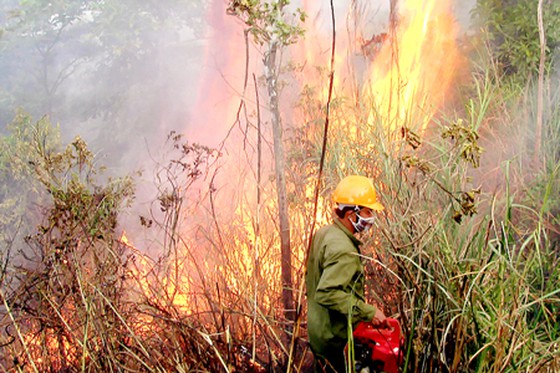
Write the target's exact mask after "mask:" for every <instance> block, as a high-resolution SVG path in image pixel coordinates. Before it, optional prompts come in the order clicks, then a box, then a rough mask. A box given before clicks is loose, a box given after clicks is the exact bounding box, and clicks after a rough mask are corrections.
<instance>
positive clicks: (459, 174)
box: [0, 66, 560, 372]
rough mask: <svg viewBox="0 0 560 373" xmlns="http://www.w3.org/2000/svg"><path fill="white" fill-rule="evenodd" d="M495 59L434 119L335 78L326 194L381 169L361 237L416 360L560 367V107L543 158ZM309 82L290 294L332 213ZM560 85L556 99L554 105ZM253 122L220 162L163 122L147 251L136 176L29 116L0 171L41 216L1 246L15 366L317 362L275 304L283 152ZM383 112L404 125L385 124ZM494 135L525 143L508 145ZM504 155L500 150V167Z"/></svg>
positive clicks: (9, 359) (373, 275) (294, 132)
mask: <svg viewBox="0 0 560 373" xmlns="http://www.w3.org/2000/svg"><path fill="white" fill-rule="evenodd" d="M490 68H491V67H489V66H486V67H484V68H483V69H482V71H477V70H474V71H473V75H472V77H470V84H466V87H467V88H468V89H466V93H464V96H463V97H460V98H457V103H456V104H455V106H452V105H448V106H447V107H446V111H445V112H444V111H441V112H437V111H434V110H433V109H434V107H435V106H437V105H436V104H429V105H427V107H426V108H425V109H426V110H427V109H430V110H431V111H430V113H431V114H430V115H429V118H428V119H426V118H416V117H414V116H405V117H400V118H399V120H397V119H396V117H395V114H394V113H395V112H394V111H393V109H391V108H390V107H389V108H387V107H384V106H381V107H379V106H377V105H375V103H372V101H371V99H370V98H368V92H370V91H369V90H368V89H367V87H365V88H364V89H363V90H358V92H361V93H358V94H352V95H349V94H345V91H344V90H343V89H342V87H341V88H340V89H339V90H338V91H337V92H338V96H337V97H335V100H334V101H333V105H332V107H331V109H332V111H331V117H330V119H331V121H332V124H333V125H332V128H331V132H330V133H329V139H330V140H329V141H330V142H329V150H328V152H327V155H326V159H325V162H326V163H325V174H324V181H325V182H324V185H325V187H324V188H322V189H321V191H320V192H321V193H320V200H321V201H322V203H323V204H324V205H327V204H328V201H329V196H330V192H331V189H332V187H333V186H334V185H335V184H336V181H337V180H338V179H339V177H340V176H341V175H346V174H349V173H354V172H355V173H361V174H367V175H371V176H372V177H373V178H374V179H375V180H376V184H377V185H378V186H379V192H380V193H379V194H380V195H381V197H382V202H383V203H384V205H385V206H386V213H385V214H384V215H382V216H381V217H380V219H379V221H378V223H377V227H376V228H377V229H376V231H375V232H374V235H373V236H372V237H369V238H368V239H367V240H366V241H367V242H366V244H367V245H366V246H367V249H366V258H364V259H365V260H366V261H367V266H366V268H367V269H368V272H369V273H368V275H369V280H368V291H369V296H370V301H371V302H374V303H376V304H378V305H379V306H380V307H382V308H383V309H384V310H385V312H386V314H388V315H392V316H395V317H398V318H399V319H400V320H401V324H402V325H403V327H404V332H405V337H406V342H405V351H406V364H405V366H404V367H403V370H406V371H420V372H433V371H442V372H448V371H449V372H462V371H468V372H493V371H512V372H513V371H550V372H553V371H557V370H558V369H560V366H559V365H560V355H559V352H558V351H559V348H558V344H559V343H560V334H559V330H560V320H558V314H559V308H560V297H559V290H558V289H560V283H559V278H560V273H559V268H560V267H559V265H558V264H560V263H559V260H560V259H559V258H560V253H559V249H558V245H559V242H560V238H559V237H560V235H559V228H558V227H559V222H558V211H559V208H560V207H559V206H560V201H559V200H558V195H559V193H558V192H559V191H558V185H560V183H559V181H560V180H559V179H560V171H559V166H558V164H559V163H558V162H559V159H558V144H559V143H560V141H558V140H559V139H558V133H560V130H559V129H560V116H559V113H558V111H557V110H556V111H554V110H551V111H550V112H549V113H548V116H547V118H548V127H547V128H548V129H547V130H548V131H549V132H548V135H547V136H546V137H545V142H544V143H543V149H544V151H543V157H545V162H543V164H539V165H533V164H531V163H530V162H528V161H527V159H529V158H532V157H530V156H527V154H525V153H528V154H529V155H531V154H530V151H529V150H527V149H530V147H529V146H528V143H529V144H530V141H527V136H526V134H527V133H529V129H530V127H529V126H528V125H527V122H530V121H525V120H524V119H525V118H527V116H530V113H527V112H522V113H520V112H519V111H517V108H519V107H520V106H522V105H519V103H520V102H524V101H525V102H529V107H530V108H532V107H534V105H532V101H531V99H530V97H531V96H530V95H529V94H528V93H525V94H524V95H521V96H520V94H519V92H520V91H519V90H515V91H513V93H515V94H513V93H512V92H510V91H505V89H507V88H504V87H503V86H502V85H501V84H500V81H495V80H494V79H493V78H490V77H491V76H495V75H494V74H489V73H486V71H487V70H488V69H490ZM397 73H398V72H397ZM400 78H403V79H404V77H403V76H399V79H400ZM408 83H409V84H412V83H413V82H412V81H408ZM364 84H365V83H364ZM437 88H441V87H440V86H438V87H437ZM314 93H315V92H313V90H312V89H308V90H306V95H302V100H301V104H300V106H299V110H300V113H299V115H300V116H301V118H304V120H302V122H303V123H305V124H304V125H302V126H294V127H292V128H291V129H290V130H289V131H287V132H288V133H289V134H290V136H289V139H288V141H287V142H286V145H287V146H288V149H289V152H288V154H289V156H288V164H289V167H288V169H289V173H288V174H287V175H286V177H287V180H288V190H289V191H290V198H289V207H290V223H291V227H292V247H293V248H294V250H293V251H294V253H293V257H292V267H293V288H292V289H289V290H291V291H294V292H296V294H295V295H296V297H295V298H298V297H299V296H300V295H302V294H297V291H298V290H297V289H300V283H301V280H302V278H303V273H304V258H305V243H306V242H307V238H308V237H307V234H308V233H309V231H308V229H309V225H310V222H312V221H313V220H314V219H318V220H319V221H321V222H326V221H328V220H329V218H330V216H329V209H328V208H327V207H323V208H322V209H320V210H319V211H320V212H319V216H317V217H315V216H312V211H313V209H312V206H313V201H312V197H313V190H312V186H314V185H315V183H314V181H315V178H316V177H317V169H318V161H319V159H320V144H321V141H322V139H321V138H320V136H318V135H317V133H321V132H320V129H321V128H322V125H323V118H324V117H323V109H324V106H323V105H324V103H323V102H322V101H321V100H320V99H318V98H317V97H322V96H321V94H322V92H319V94H318V95H315V94H314ZM394 93H395V94H397V95H398V94H404V93H403V92H402V91H400V90H398V89H397V92H394ZM555 95H556V96H555ZM557 95H558V92H552V91H551V92H550V95H549V96H548V97H550V100H551V101H550V107H551V108H554V107H558V105H555V103H556V104H557V103H558V97H557ZM394 102H398V101H394ZM414 102H417V103H418V102H422V103H426V102H427V101H426V100H425V99H420V100H416V101H414ZM370 104H371V105H370ZM399 105H400V104H399ZM405 106H406V105H405ZM453 107H454V108H455V109H453ZM417 109H418V110H419V111H418V112H426V111H424V110H423V108H421V107H417ZM528 112H530V110H529V109H528ZM387 113H393V114H389V115H390V116H391V115H393V116H392V117H391V118H387ZM434 113H436V114H434ZM432 114H434V115H435V116H433V117H432ZM245 120H246V121H247V123H246V124H247V125H246V126H240V127H244V130H243V131H244V132H243V133H242V140H243V141H242V144H243V145H242V150H239V149H238V148H234V149H231V148H227V149H225V150H224V149H222V151H223V152H225V151H230V152H231V153H230V154H242V156H243V157H240V158H242V159H244V160H245V161H247V165H245V163H244V162H241V161H240V160H236V162H237V164H235V165H234V166H231V165H228V164H226V165H224V164H221V163H220V160H223V159H225V158H227V157H224V156H223V154H221V153H218V152H216V151H214V150H212V149H208V148H205V147H203V146H200V145H195V144H190V143H188V142H186V141H184V139H183V138H182V137H181V136H180V135H178V134H176V133H172V134H171V135H170V137H169V141H170V142H169V147H170V149H171V153H169V154H168V157H169V159H167V160H166V161H165V162H163V163H162V164H160V165H157V166H156V171H155V179H156V184H157V186H158V196H157V197H156V198H155V201H154V205H153V209H152V211H151V213H150V214H146V215H145V216H142V217H141V221H142V224H143V225H144V226H145V228H146V229H149V230H157V232H158V234H157V235H156V236H157V237H158V238H159V241H157V242H155V243H151V244H152V245H154V246H155V247H151V248H144V247H135V246H134V244H133V243H134V242H135V237H134V236H130V237H128V239H125V237H123V236H122V235H121V234H120V232H117V231H116V222H117V217H118V215H119V214H120V213H121V212H122V211H123V210H124V208H125V207H126V205H127V203H128V201H130V199H131V198H132V196H133V185H132V180H131V179H130V178H123V179H103V178H102V177H101V175H100V174H99V173H98V172H99V171H100V170H99V169H98V168H97V167H96V162H95V159H94V157H93V155H92V154H91V153H90V151H89V150H88V149H87V147H86V146H85V144H84V143H83V141H81V140H79V139H76V141H74V142H73V143H71V144H70V145H68V146H67V147H66V148H63V147H62V146H61V145H60V144H59V143H58V142H57V140H56V136H53V131H52V127H51V126H50V125H49V124H48V123H47V121H46V120H44V119H43V120H40V121H39V122H37V123H32V121H31V120H30V118H28V117H25V116H19V117H18V118H16V120H15V122H14V128H15V130H14V131H13V134H14V135H12V136H11V137H9V138H6V139H5V141H4V142H3V143H2V146H3V156H4V155H6V156H5V157H6V158H5V159H3V162H4V165H5V166H6V167H4V168H3V169H2V170H10V171H9V172H12V176H21V177H22V179H25V180H30V181H29V184H28V185H31V186H32V187H31V188H30V189H31V190H33V191H35V192H36V196H35V197H31V196H30V197H29V200H27V202H26V203H25V205H26V206H36V205H40V206H43V207H44V209H43V210H41V211H40V212H39V213H38V214H37V215H39V216H40V217H41V219H40V224H39V226H38V227H37V229H36V230H35V231H34V232H32V233H30V234H28V235H27V237H26V239H25V242H18V241H17V240H11V241H7V242H11V243H10V244H9V245H8V246H6V250H4V253H3V256H2V259H3V260H2V261H3V263H4V264H3V266H2V269H3V271H2V276H1V277H0V280H1V285H2V286H1V288H0V289H1V290H0V291H1V293H0V297H1V300H2V308H1V310H0V311H1V312H0V329H1V333H0V349H1V350H2V353H1V357H0V366H1V367H2V369H3V370H4V371H9V372H12V371H13V372H16V371H36V372H43V371H46V372H74V371H87V372H95V371H146V372H152V371H155V372H167V371H178V372H195V371H196V372H198V371H209V372H216V371H228V372H233V371H256V372H260V371H286V370H288V369H291V370H292V371H297V372H305V371H307V370H308V368H309V358H310V354H309V351H308V347H307V343H306V336H305V323H303V326H304V327H303V332H299V331H298V329H297V328H294V322H293V320H290V319H288V318H286V317H285V315H286V313H285V310H283V309H282V303H281V301H280V294H281V293H282V291H283V290H284V289H282V284H281V282H280V280H279V279H280V277H281V276H280V272H281V265H280V250H279V247H278V246H279V245H278V240H279V233H278V231H277V229H276V226H277V222H276V213H275V210H276V209H277V205H276V203H275V202H274V198H273V196H274V193H273V191H274V181H273V180H272V178H268V177H266V176H263V177H262V179H261V177H260V175H261V171H262V173H263V174H264V175H266V172H267V171H270V165H269V164H267V163H266V162H263V163H260V162H259V163H258V164H257V163H256V162H255V160H256V159H257V158H258V159H259V160H260V156H259V157H257V154H256V152H257V151H258V150H257V149H259V146H258V145H257V143H258V142H259V140H257V139H259V138H261V137H263V136H264V137H266V135H267V133H266V132H265V131H263V132H257V130H256V129H257V128H260V127H257V126H255V125H254V123H253V122H252V120H254V118H252V117H251V116H247V117H246V118H245ZM387 122H390V123H395V122H399V123H400V122H402V123H400V125H399V127H398V128H394V130H389V129H388V128H392V127H390V126H389V127H388V126H387ZM426 123H429V125H428V127H427V129H426V130H425V131H424V130H422V128H424V125H425V124H426ZM500 131H504V132H507V133H508V134H509V136H510V139H511V140H512V142H513V140H514V139H515V140H518V139H519V140H520V141H518V142H515V143H514V144H507V148H506V144H505V141H504V140H503V138H504V134H503V133H501V132H500ZM514 135H515V136H514ZM232 138H233V136H232ZM497 140H500V141H497ZM483 148H484V151H483ZM512 149H517V150H522V151H520V152H518V153H516V152H514V153H512ZM494 152H495V153H496V154H498V153H499V155H500V156H503V157H504V159H507V161H506V162H502V163H495V162H492V158H494V157H488V156H487V154H493V153H494ZM513 154H515V155H516V156H517V158H513ZM498 159H501V158H498ZM256 164H257V165H256ZM228 166H229V167H230V168H227V167H228ZM259 167H262V169H260V168H259ZM528 167H531V168H530V170H531V172H532V171H533V170H537V171H538V172H537V173H536V175H535V174H534V173H532V175H533V176H531V177H529V172H528V170H527V168H528ZM232 170H233V171H232ZM3 172H4V171H3ZM6 172H7V171H6ZM18 172H19V174H18ZM22 175H24V176H25V177H24V176H22ZM220 177H222V178H223V179H220ZM224 179H225V180H226V181H227V183H223V182H222V183H220V181H223V180H224ZM31 180H34V181H31ZM491 182H492V184H491ZM228 183H229V184H233V185H236V186H239V188H235V190H234V191H229V190H225V187H224V185H226V184H228ZM255 185H256V187H254V186H255ZM21 186H22V184H21V183H20V184H18V185H16V187H17V189H18V190H19V189H21V188H22V187H21ZM11 192H12V193H13V192H14V191H13V190H12V191H11ZM6 195H8V193H7V194H6ZM193 196H196V197H197V198H193ZM31 202H32V203H31ZM13 205H14V203H12V204H9V203H7V204H6V205H5V206H13ZM3 216H4V215H3ZM21 219H22V220H21V221H22V222H26V224H27V225H31V223H30V222H31V221H33V220H32V219H31V217H29V216H23V215H22V216H21ZM25 219H27V220H25ZM8 223H10V224H11V225H8ZM2 224H5V226H6V227H9V228H10V229H15V228H14V227H17V226H18V225H17V224H13V220H7V219H4V220H3V222H2ZM20 226H22V227H24V226H25V224H21V225H20ZM21 229H22V230H23V228H21ZM6 237H9V236H8V235H6V234H4V236H3V238H4V239H6ZM143 245H144V244H143ZM146 245H148V243H146ZM149 249H151V250H149ZM154 249H155V250H154ZM150 251H155V252H157V255H156V256H154V257H153V258H151V257H149V256H148V255H147V252H150ZM15 254H18V255H20V256H17V260H16V259H15V257H16V255H15ZM299 298H302V299H303V297H299ZM299 306H301V308H299V307H298V310H300V311H301V313H300V314H299V321H301V320H305V304H304V303H303V304H300V305H299ZM292 341H294V344H295V346H296V348H295V349H293V350H291V349H290V346H291V343H292ZM292 351H293V352H292Z"/></svg>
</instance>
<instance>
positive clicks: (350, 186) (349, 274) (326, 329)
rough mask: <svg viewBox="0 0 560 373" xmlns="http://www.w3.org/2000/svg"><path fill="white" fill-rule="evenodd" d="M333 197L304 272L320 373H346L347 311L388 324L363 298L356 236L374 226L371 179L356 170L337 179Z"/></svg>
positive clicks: (310, 331)
mask: <svg viewBox="0 0 560 373" xmlns="http://www.w3.org/2000/svg"><path fill="white" fill-rule="evenodd" d="M333 201H334V202H335V203H336V207H335V208H334V212H335V216H334V221H333V223H332V224H330V225H328V226H325V227H323V228H321V229H319V230H318V231H317V233H316V234H315V235H314V237H313V241H312V245H311V251H310V253H309V259H308V262H307V271H306V276H305V282H306V286H307V301H308V314H307V328H308V334H309V342H310V345H311V349H312V350H313V353H314V355H315V370H316V371H318V372H346V364H345V357H344V348H345V346H346V343H347V341H348V336H349V333H351V332H352V330H349V328H348V325H349V322H348V321H349V320H348V316H349V315H351V323H352V326H356V324H357V323H358V322H360V321H368V322H369V321H371V322H372V323H373V324H374V325H375V326H378V327H381V326H383V325H385V323H386V318H385V315H384V314H383V312H381V310H379V309H378V308H376V307H374V306H373V305H370V304H367V303H366V302H365V297H364V267H363V264H362V261H361V257H360V245H361V242H360V241H359V240H358V239H357V238H356V237H355V235H356V234H357V233H361V232H365V231H367V230H368V229H369V228H370V227H371V226H372V224H373V219H374V214H375V213H376V212H379V211H382V210H383V209H384V208H383V205H381V204H380V203H379V202H378V201H377V193H376V191H375V188H374V186H373V183H372V181H371V180H370V179H369V178H367V177H364V176H358V175H353V176H348V177H346V178H344V179H342V180H341V181H340V183H339V184H338V185H337V187H336V189H335V191H334V193H333ZM349 371H350V370H349Z"/></svg>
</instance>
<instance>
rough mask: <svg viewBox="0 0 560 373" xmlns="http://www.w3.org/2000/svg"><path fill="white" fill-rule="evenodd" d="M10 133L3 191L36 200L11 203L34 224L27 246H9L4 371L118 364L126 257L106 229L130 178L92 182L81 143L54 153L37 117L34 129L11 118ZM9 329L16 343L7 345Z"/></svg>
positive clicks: (54, 140) (93, 173)
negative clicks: (12, 259)
mask: <svg viewBox="0 0 560 373" xmlns="http://www.w3.org/2000/svg"><path fill="white" fill-rule="evenodd" d="M10 129H11V131H12V133H11V134H10V135H9V136H7V137H5V138H3V142H2V144H3V148H2V156H3V159H2V160H3V169H4V171H6V170H9V171H10V172H9V173H8V172H4V174H3V175H2V176H3V177H4V178H6V179H8V181H10V179H12V181H15V182H16V186H17V188H18V189H19V190H17V191H16V190H13V189H12V190H6V189H5V190H4V192H5V193H8V192H11V193H14V194H15V195H24V196H25V195H35V194H38V195H40V196H41V198H29V199H28V200H24V199H20V201H19V203H21V208H22V209H24V210H26V209H30V208H31V201H32V202H33V204H40V205H41V209H42V210H41V213H42V214H43V216H42V219H41V220H40V224H39V225H38V226H37V228H36V230H35V232H34V233H31V234H28V235H27V236H26V237H25V243H26V244H27V246H26V247H19V246H18V247H17V249H18V252H17V253H18V254H21V256H22V257H21V258H19V259H18V261H17V262H16V263H18V264H11V265H10V267H9V268H10V270H9V271H10V278H9V279H8V280H9V281H7V282H6V284H8V285H9V286H6V287H5V288H4V291H3V294H2V298H3V302H4V306H5V310H6V311H5V312H3V313H2V314H1V315H0V322H2V323H5V322H6V318H7V317H8V316H9V318H10V320H11V322H10V323H9V324H8V325H9V326H8V327H7V328H8V332H7V333H8V335H2V336H0V338H2V340H3V341H4V342H5V341H9V342H8V343H3V345H2V348H3V353H2V355H3V356H6V357H9V356H11V359H12V360H11V362H10V365H11V364H13V365H14V368H21V367H35V369H36V370H39V371H44V370H48V369H57V370H67V369H70V367H77V366H79V365H82V366H85V364H86V357H87V361H88V364H90V365H91V366H92V367H96V368H95V369H102V370H103V367H107V366H113V365H114V364H115V362H116V361H118V360H119V359H118V358H115V357H111V354H112V352H111V350H112V348H113V347H114V346H116V345H117V344H119V343H123V342H122V341H124V340H125V339H126V338H127V336H126V335H127V333H128V332H127V331H126V330H127V329H126V327H125V328H123V326H126V322H124V321H123V315H124V313H126V312H129V310H128V308H127V306H126V303H125V302H123V301H124V299H125V298H124V296H125V294H126V293H125V289H126V287H127V284H126V279H127V271H128V268H127V267H128V266H127V264H126V262H127V260H128V259H129V257H127V256H125V255H124V249H125V247H123V246H122V245H121V244H119V243H118V242H117V241H116V240H115V239H114V236H115V231H114V230H115V227H116V223H117V215H118V214H119V212H120V211H121V210H122V208H123V207H125V206H126V205H127V203H128V202H130V200H131V198H132V196H133V183H132V179H131V178H130V177H125V178H120V179H111V178H108V179H105V180H104V181H103V182H99V181H98V178H100V176H101V172H102V170H103V169H102V167H99V166H97V165H96V163H95V159H94V156H93V153H92V152H91V151H90V150H89V149H88V147H87V145H86V143H85V142H84V141H83V140H82V139H80V138H79V137H77V138H76V139H74V141H72V142H71V143H70V144H68V145H67V146H66V147H62V146H61V144H60V142H59V140H58V137H59V134H58V131H57V129H56V128H53V127H52V126H51V125H50V123H49V121H48V119H47V118H46V117H45V118H42V119H41V120H39V121H37V122H36V123H34V122H33V121H32V119H31V117H30V116H28V115H26V114H23V113H20V114H19V115H18V116H17V117H16V119H15V120H14V122H13V123H12V124H11V126H10ZM18 181H20V182H19V183H17V182H18ZM23 181H25V183H24V182H23ZM8 185H13V184H10V183H8ZM30 187H31V188H30ZM7 197H11V195H7ZM3 207H4V208H6V207H9V206H5V205H4V206H3ZM6 213H7V211H5V210H4V209H3V210H2V214H3V215H4V214H6ZM26 224H32V221H30V220H28V221H26ZM123 322H124V323H125V325H123ZM14 328H15V329H16V330H18V334H19V333H24V334H25V336H26V338H23V337H21V336H20V338H19V339H11V340H10V338H7V337H8V336H9V335H10V333H11V332H10V330H12V329H14ZM20 335H21V334H20ZM19 343H21V344H22V346H20V347H18V344H19ZM62 346H64V348H65V349H66V350H65V351H64V352H61V350H60V348H62ZM23 351H25V353H23ZM79 357H81V358H79ZM122 360H124V359H121V361H122ZM6 363H7V361H2V364H6ZM25 369H27V368H25Z"/></svg>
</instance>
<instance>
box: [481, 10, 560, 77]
mask: <svg viewBox="0 0 560 373" xmlns="http://www.w3.org/2000/svg"><path fill="white" fill-rule="evenodd" d="M537 4H538V1H533V0H478V1H477V5H476V7H475V9H474V10H473V17H474V19H475V20H476V21H477V23H479V24H480V25H481V26H482V27H483V28H484V29H485V30H486V31H487V34H486V36H487V37H488V39H489V41H490V44H491V46H492V53H493V57H494V58H495V60H496V61H498V63H499V64H500V70H501V72H503V73H505V74H506V75H510V76H511V77H512V78H514V79H515V80H517V81H521V82H524V81H525V80H526V79H527V78H528V77H530V76H535V75H536V74H537V73H538V67H539V60H540V41H539V30H538V23H537ZM543 18H544V19H543V23H544V28H545V30H544V32H545V36H546V55H547V66H548V69H550V68H551V67H552V66H553V60H552V57H553V56H554V51H555V50H556V49H557V48H558V47H559V46H560V4H559V3H558V2H557V1H544V2H543Z"/></svg>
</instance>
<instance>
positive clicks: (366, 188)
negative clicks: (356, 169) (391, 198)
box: [333, 175, 384, 211]
mask: <svg viewBox="0 0 560 373" xmlns="http://www.w3.org/2000/svg"><path fill="white" fill-rule="evenodd" d="M333 201H334V202H336V203H340V204H343V205H355V206H364V207H369V208H370V209H372V210H376V211H383V210H384V207H383V205H382V204H381V203H379V202H378V201H377V193H376V192H375V187H374V186H373V183H372V182H371V180H370V179H369V178H367V177H365V176H359V175H351V176H346V177H345V178H344V179H342V180H340V182H339V183H338V185H337V186H336V189H335V190H334V193H333Z"/></svg>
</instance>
